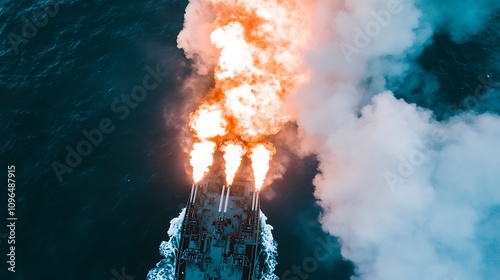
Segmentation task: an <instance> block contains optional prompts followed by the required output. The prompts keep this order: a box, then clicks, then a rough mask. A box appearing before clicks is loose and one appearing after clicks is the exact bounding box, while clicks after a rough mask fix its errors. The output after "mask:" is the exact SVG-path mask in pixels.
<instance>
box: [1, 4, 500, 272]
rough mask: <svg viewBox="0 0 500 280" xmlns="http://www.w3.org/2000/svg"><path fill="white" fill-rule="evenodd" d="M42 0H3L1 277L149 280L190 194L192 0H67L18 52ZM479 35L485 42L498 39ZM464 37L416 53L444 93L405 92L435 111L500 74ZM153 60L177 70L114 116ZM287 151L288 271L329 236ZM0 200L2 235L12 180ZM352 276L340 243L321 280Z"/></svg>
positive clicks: (283, 235) (270, 205) (278, 197)
mask: <svg viewBox="0 0 500 280" xmlns="http://www.w3.org/2000/svg"><path fill="white" fill-rule="evenodd" d="M60 2H64V1H60ZM40 3H41V2H38V1H16V2H15V3H14V2H13V1H4V2H1V6H0V27H1V28H0V31H1V36H2V37H3V38H5V40H4V44H3V45H2V46H1V49H0V69H1V70H0V92H1V94H2V102H1V103H0V109H1V110H0V114H1V115H0V137H1V141H0V153H1V154H0V155H1V156H0V163H1V164H0V168H3V170H0V174H2V178H3V179H2V180H5V178H6V173H7V165H15V166H16V175H17V176H16V183H17V187H16V199H17V206H16V208H17V209H16V210H17V213H16V215H17V217H18V221H17V224H16V273H15V274H12V273H9V274H7V271H6V262H5V261H4V260H5V258H6V256H5V254H6V253H7V243H6V242H5V239H2V243H0V260H1V262H0V279H27V280H31V279H47V280H49V279H50V280H58V279H77V280H78V279H82V280H83V279H113V278H115V279H117V278H116V273H118V274H121V273H122V268H123V269H125V271H126V274H127V275H133V276H136V279H144V278H145V276H146V274H147V272H148V271H149V270H150V269H151V268H153V267H154V266H155V264H156V263H157V262H158V261H159V260H160V259H161V256H160V255H159V253H158V246H159V244H160V242H161V241H162V240H165V239H166V237H167V234H166V230H167V229H168V225H169V221H170V219H172V218H173V217H175V216H177V214H178V212H179V207H180V206H182V205H183V204H184V202H185V200H186V198H187V196H188V194H189V191H190V189H189V185H190V182H189V178H188V176H187V175H186V174H185V171H184V170H185V167H186V166H187V165H188V159H187V156H186V154H184V153H183V152H182V151H181V149H180V146H179V143H178V141H177V138H178V134H179V132H178V130H177V129H176V127H175V126H167V125H166V120H165V115H166V114H167V113H168V112H169V110H171V109H172V108H176V107H177V106H180V105H181V104H183V100H184V99H185V98H188V97H187V96H183V95H182V92H181V85H182V80H183V79H184V78H185V77H186V76H187V75H189V73H190V71H191V69H190V65H189V61H187V60H186V59H185V57H184V55H183V53H182V51H180V50H178V49H177V48H176V37H177V34H178V33H179V31H180V30H181V29H182V23H183V14H184V9H185V6H186V5H187V1H167V0H149V1H146V2H139V1H130V0H124V1H96V0H94V1H67V2H66V3H64V4H61V5H60V6H59V11H57V12H56V13H55V15H54V16H53V17H50V18H49V19H48V22H47V24H46V26H44V27H41V28H38V30H37V31H36V32H35V33H36V34H35V35H34V36H33V38H30V39H29V40H28V42H25V43H22V44H20V45H19V46H18V49H19V51H18V52H17V53H16V51H15V50H14V48H13V47H12V44H11V42H10V40H9V34H10V33H11V32H12V33H15V34H17V35H21V34H22V31H23V30H22V29H23V25H24V22H23V18H26V19H28V20H29V19H32V18H33V17H34V16H35V15H36V13H37V11H39V10H40ZM484 36H487V37H488V38H489V37H491V34H489V35H488V34H487V35H484ZM481 42H483V45H481V46H480V49H485V48H491V47H495V46H496V43H495V42H497V41H494V42H493V43H491V42H490V43H484V40H483V41H481ZM467 44H474V43H464V44H462V45H458V44H455V43H453V42H451V41H450V40H449V38H448V37H447V36H446V34H444V35H440V37H437V38H436V40H435V42H434V44H432V45H431V46H429V48H428V49H427V50H426V51H425V52H424V55H423V56H422V58H421V60H420V62H419V63H420V64H421V67H422V69H423V71H428V72H431V73H434V74H435V76H436V79H437V80H438V81H439V82H440V83H441V85H442V86H441V87H442V89H443V91H442V92H444V93H445V95H444V96H440V97H437V98H434V99H432V98H431V99H429V98H420V95H418V92H419V91H418V89H419V87H417V86H415V87H412V88H410V90H408V91H404V92H406V94H404V95H403V94H402V95H403V96H405V98H408V99H409V100H411V101H413V102H417V103H419V104H420V105H422V106H425V107H429V108H441V107H442V108H445V107H449V106H451V105H453V104H454V103H457V102H458V103H460V100H461V99H463V98H464V95H460V94H459V92H460V88H462V87H472V88H474V87H476V86H477V78H478V77H479V76H485V75H486V74H489V75H490V74H491V75H498V72H495V69H497V70H498V68H495V67H494V66H491V64H489V63H482V60H478V59H476V58H475V57H476V56H478V57H480V58H484V57H487V52H488V50H487V51H486V53H481V50H479V49H477V48H470V49H469V48H468V47H467V46H468V45H467ZM461 48H466V49H467V50H468V51H466V52H463V50H462V49H461ZM450 52H451V54H449V53H450ZM477 52H479V54H477ZM453 54H455V55H453ZM458 54H460V55H458ZM463 56H464V57H463ZM436 57H439V59H436ZM457 65H460V66H461V67H463V68H467V69H470V71H471V72H470V73H466V74H465V75H464V76H461V75H462V74H460V73H463V72H462V71H459V70H457V73H456V74H455V73H454V72H453V71H451V70H453V69H456V67H457ZM148 66H149V67H151V68H153V69H156V67H159V69H160V71H161V72H162V73H164V72H168V73H169V75H168V76H167V75H166V74H164V76H166V77H162V79H161V82H158V85H157V87H156V88H155V89H153V90H150V91H148V92H147V95H146V97H145V98H144V100H143V101H141V102H136V104H135V105H134V106H135V107H134V108H132V107H131V106H128V108H129V113H128V114H126V116H125V115H124V111H120V112H116V111H117V110H114V109H113V108H112V104H114V103H115V102H120V100H121V98H122V97H121V96H122V95H124V94H125V95H130V93H131V91H132V89H133V88H134V87H136V86H138V85H141V84H143V78H144V77H145V76H146V75H148V73H149V72H148V71H147V70H145V68H146V67H148ZM474 67H475V68H474ZM481 67H483V68H481ZM443 69H444V70H443ZM450 69H451V70H450ZM448 70H450V71H448ZM497 77H498V76H495V77H494V78H493V79H495V78H497ZM401 87H402V86H401V85H400V84H399V85H396V84H395V85H394V88H395V89H398V88H401ZM401 92H403V90H401ZM408 92H409V93H410V94H408ZM411 93H414V94H413V95H412V94H411ZM412 98H413V99H412ZM117 100H118V101H117ZM119 104H120V105H123V104H124V103H123V102H121V103H119ZM115 109H116V108H115ZM120 117H122V118H123V120H122V119H121V118H120ZM103 119H107V120H109V121H110V122H111V123H112V126H113V127H114V130H113V131H112V132H110V133H109V134H105V133H103V139H102V141H101V142H100V143H99V144H98V145H94V146H92V151H91V152H89V155H88V156H85V157H83V158H82V159H81V162H80V163H78V165H77V166H76V167H74V168H72V169H73V170H72V172H71V173H69V172H66V173H64V174H62V175H61V177H62V181H61V180H59V178H58V177H57V176H56V173H55V172H54V170H53V164H54V162H59V163H61V164H65V163H66V156H67V153H68V151H67V150H66V147H67V146H69V147H70V148H72V149H76V148H77V146H78V144H79V143H80V142H81V141H83V140H85V139H86V138H85V136H84V135H83V134H82V130H84V129H85V130H87V131H90V130H93V129H96V128H98V127H99V125H100V122H101V121H102V120H103ZM290 156H291V157H292V160H291V162H292V163H291V164H290V166H289V168H288V171H287V172H286V173H285V175H284V178H283V180H282V181H278V182H275V183H274V184H273V185H272V186H270V187H269V189H270V191H271V190H272V192H273V193H274V194H275V195H274V196H273V198H269V199H265V198H264V199H263V201H262V209H263V211H264V212H265V213H266V214H267V216H268V218H269V219H268V223H270V224H271V225H273V226H274V228H275V230H274V236H275V239H276V240H277V241H278V244H279V245H278V246H279V256H278V262H279V264H278V267H277V272H276V274H277V275H279V276H281V275H282V274H283V273H284V272H285V271H287V270H289V269H292V267H293V265H296V264H297V265H300V264H301V262H302V260H304V259H305V258H307V257H309V256H311V255H312V254H313V249H314V248H315V247H316V246H317V245H318V243H317V242H318V241H317V240H316V239H317V238H318V237H324V236H325V234H324V233H322V231H321V226H320V224H319V223H318V222H317V217H318V215H319V213H320V210H319V208H318V207H317V206H315V199H314V196H313V191H314V188H313V186H312V184H311V180H312V178H313V177H314V175H315V174H316V164H317V162H316V160H315V159H314V158H313V157H310V158H307V159H305V160H298V159H296V158H293V156H292V155H290ZM263 196H264V197H265V196H266V195H265V194H264V195H263ZM0 199H1V200H0V201H2V203H1V204H0V205H2V206H1V208H0V209H1V211H0V213H1V214H0V223H1V224H2V227H0V233H4V232H6V228H5V227H4V226H3V223H5V222H4V221H5V218H6V216H5V215H6V211H5V210H4V209H5V207H6V206H4V205H6V203H3V202H4V201H6V200H7V191H6V190H5V189H4V185H3V184H2V190H1V194H0ZM353 271H354V269H353V266H352V265H351V264H350V263H349V262H347V261H344V260H342V259H341V257H340V253H339V249H338V248H337V249H336V250H335V252H334V254H332V257H331V258H330V259H328V260H326V261H324V262H321V263H320V268H319V269H318V270H317V272H315V273H314V274H313V275H312V276H311V278H310V279H319V280H321V279H338V280H347V279H349V278H350V276H351V275H353ZM4 275H6V276H4ZM5 277H8V278H5Z"/></svg>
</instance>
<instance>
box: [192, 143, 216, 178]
mask: <svg viewBox="0 0 500 280" xmlns="http://www.w3.org/2000/svg"><path fill="white" fill-rule="evenodd" d="M214 152H215V143H214V142H211V141H203V142H197V143H195V144H194V145H193V150H192V151H191V153H190V156H191V166H193V180H194V182H195V183H198V182H199V181H201V179H203V176H205V174H207V173H208V169H209V168H210V166H211V165H212V163H213V161H214V158H213V157H214Z"/></svg>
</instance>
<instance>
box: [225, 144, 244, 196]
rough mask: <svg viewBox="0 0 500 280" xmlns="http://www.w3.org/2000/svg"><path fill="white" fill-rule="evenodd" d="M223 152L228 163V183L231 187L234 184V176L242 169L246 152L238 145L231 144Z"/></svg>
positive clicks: (226, 166)
mask: <svg viewBox="0 0 500 280" xmlns="http://www.w3.org/2000/svg"><path fill="white" fill-rule="evenodd" d="M222 150H223V151H224V161H225V162H226V165H225V168H226V183H227V185H228V186H229V185H232V184H233V180H234V175H235V174H236V171H238V167H240V164H241V159H242V158H243V155H244V154H245V151H244V150H243V147H242V146H241V145H239V144H237V143H229V144H227V145H225V146H224V147H223V148H222Z"/></svg>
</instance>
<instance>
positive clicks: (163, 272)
mask: <svg viewBox="0 0 500 280" xmlns="http://www.w3.org/2000/svg"><path fill="white" fill-rule="evenodd" d="M185 214H186V208H184V209H182V211H181V213H180V214H179V216H177V217H176V218H173V219H172V220H171V221H170V228H169V229H168V232H167V233H168V238H169V239H168V241H163V242H162V243H161V244H160V254H161V255H162V256H164V257H165V258H164V259H163V260H161V261H160V262H158V263H157V264H156V267H155V268H153V269H151V270H150V271H149V273H148V276H147V280H174V279H175V263H176V258H177V249H178V248H179V241H180V239H181V230H182V222H183V220H184V215H185Z"/></svg>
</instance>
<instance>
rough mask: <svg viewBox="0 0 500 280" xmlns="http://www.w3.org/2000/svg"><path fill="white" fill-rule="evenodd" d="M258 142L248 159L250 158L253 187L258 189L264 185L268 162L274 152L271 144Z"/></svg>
mask: <svg viewBox="0 0 500 280" xmlns="http://www.w3.org/2000/svg"><path fill="white" fill-rule="evenodd" d="M267 146H268V147H266V145H264V144H258V145H257V146H255V147H253V148H252V153H251V154H250V159H251V160H252V169H253V174H254V180H255V188H256V189H257V191H259V190H260V189H261V188H262V185H264V179H265V178H266V174H267V171H268V170H269V162H270V161H271V158H272V157H273V155H274V154H275V153H276V150H275V149H274V147H273V146H272V145H271V144H268V145H267Z"/></svg>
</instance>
